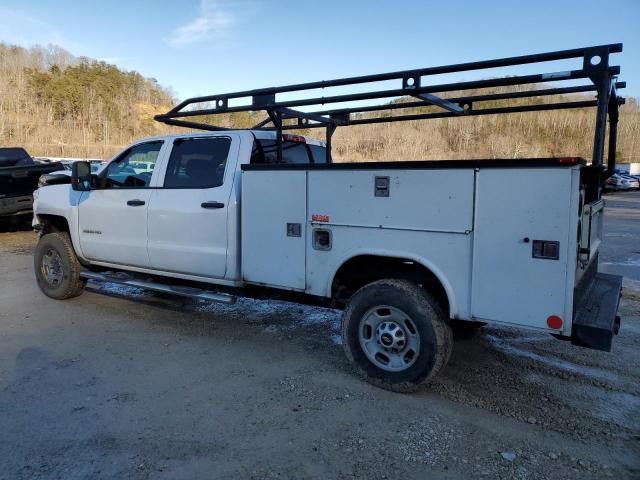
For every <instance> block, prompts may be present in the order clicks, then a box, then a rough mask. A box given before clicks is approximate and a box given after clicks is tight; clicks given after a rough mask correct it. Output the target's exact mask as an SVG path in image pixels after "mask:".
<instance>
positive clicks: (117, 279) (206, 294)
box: [80, 272, 236, 305]
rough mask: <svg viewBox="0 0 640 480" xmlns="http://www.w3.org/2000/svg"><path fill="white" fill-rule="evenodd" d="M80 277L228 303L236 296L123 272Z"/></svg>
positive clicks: (90, 274) (91, 273)
mask: <svg viewBox="0 0 640 480" xmlns="http://www.w3.org/2000/svg"><path fill="white" fill-rule="evenodd" d="M80 277H81V278H86V279H87V280H95V281H96V282H111V283H119V284H121V285H127V286H129V287H136V288H143V289H145V290H151V291H153V292H162V293H169V294H172V295H180V296H182V297H191V298H200V299H202V300H209V301H212V302H220V303H227V304H229V305H231V304H234V303H236V297H234V296H233V295H227V294H226V293H215V292H211V291H209V290H201V289H199V288H193V287H181V286H172V285H165V284H163V283H155V282H147V281H144V280H138V279H136V278H133V277H131V276H129V275H127V274H124V273H95V272H80Z"/></svg>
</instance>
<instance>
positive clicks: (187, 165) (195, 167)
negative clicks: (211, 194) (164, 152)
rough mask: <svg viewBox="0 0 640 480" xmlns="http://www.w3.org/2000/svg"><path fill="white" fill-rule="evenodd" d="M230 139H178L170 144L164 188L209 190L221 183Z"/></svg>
mask: <svg viewBox="0 0 640 480" xmlns="http://www.w3.org/2000/svg"><path fill="white" fill-rule="evenodd" d="M230 147H231V139H230V138H228V137H212V138H190V139H184V140H183V139H178V140H176V141H175V142H174V144H173V149H172V150H171V157H169V164H168V165H167V173H166V175H165V179H164V186H165V188H213V187H219V186H220V185H222V183H223V181H224V170H225V168H226V166H227V157H228V156H229V148H230Z"/></svg>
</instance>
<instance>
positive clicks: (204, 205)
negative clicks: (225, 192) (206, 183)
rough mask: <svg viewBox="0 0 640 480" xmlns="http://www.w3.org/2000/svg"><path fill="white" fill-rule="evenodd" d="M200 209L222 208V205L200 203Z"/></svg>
mask: <svg viewBox="0 0 640 480" xmlns="http://www.w3.org/2000/svg"><path fill="white" fill-rule="evenodd" d="M200 206H201V207H202V208H224V203H220V202H202V203H201V204H200Z"/></svg>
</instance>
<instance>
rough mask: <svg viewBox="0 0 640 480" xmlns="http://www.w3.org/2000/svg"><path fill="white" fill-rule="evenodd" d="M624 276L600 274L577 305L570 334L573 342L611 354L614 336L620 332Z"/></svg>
mask: <svg viewBox="0 0 640 480" xmlns="http://www.w3.org/2000/svg"><path fill="white" fill-rule="evenodd" d="M621 292H622V277H621V276H619V275H610V274H607V273H597V274H596V275H595V277H594V278H593V282H592V283H591V286H590V287H589V289H588V290H587V291H586V292H584V294H583V295H582V302H581V304H580V305H578V306H577V309H576V313H575V315H574V319H573V328H572V331H571V343H573V344H574V345H579V346H581V347H587V348H593V349H596V350H603V351H605V352H610V351H611V344H612V342H613V336H614V335H617V334H618V331H619V330H620V317H619V316H618V306H619V304H620V295H621Z"/></svg>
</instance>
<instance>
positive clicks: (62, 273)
mask: <svg viewBox="0 0 640 480" xmlns="http://www.w3.org/2000/svg"><path fill="white" fill-rule="evenodd" d="M33 267H34V270H35V274H36V280H37V281H38V286H39V287H40V290H42V293H44V294H45V295H47V296H48V297H51V298H55V299H57V300H64V299H66V298H72V297H76V296H78V295H80V294H81V293H82V290H83V289H84V284H85V282H84V281H83V280H82V279H81V278H80V271H81V270H82V266H81V265H80V262H78V258H77V257H76V254H75V251H74V250H73V245H72V244H71V239H70V238H69V235H68V234H67V233H65V232H56V233H48V234H46V235H43V236H42V237H41V238H40V241H39V242H38V245H37V246H36V250H35V254H34V257H33Z"/></svg>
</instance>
